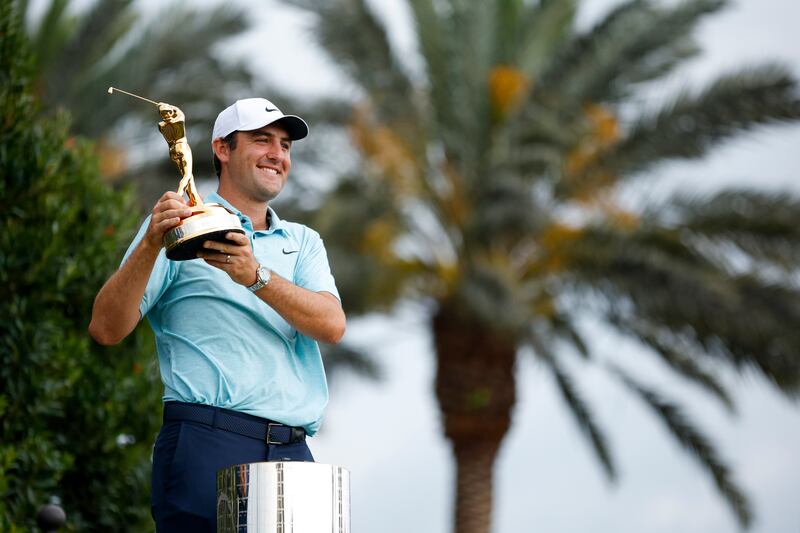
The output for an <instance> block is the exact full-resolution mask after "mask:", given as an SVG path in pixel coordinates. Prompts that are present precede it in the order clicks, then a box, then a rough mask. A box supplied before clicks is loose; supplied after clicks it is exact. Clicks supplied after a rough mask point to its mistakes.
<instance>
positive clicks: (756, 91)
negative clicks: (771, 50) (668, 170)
mask: <svg viewBox="0 0 800 533" xmlns="http://www.w3.org/2000/svg"><path fill="white" fill-rule="evenodd" d="M798 118H800V98H798V96H797V84H796V82H795V80H794V78H793V77H792V76H791V75H790V73H789V72H788V71H787V69H786V68H784V67H781V66H778V65H762V66H759V67H755V68H746V69H743V70H741V71H739V72H736V73H732V74H728V75H725V76H722V77H721V78H719V79H718V80H716V81H715V82H713V83H712V84H711V86H710V87H708V88H707V89H705V90H704V91H702V92H701V93H700V94H698V95H696V96H693V95H690V94H689V93H688V92H683V93H682V94H680V95H679V96H678V97H677V98H675V99H674V100H673V101H672V102H669V103H667V104H666V105H665V106H663V107H662V108H661V109H660V110H658V111H656V112H654V113H648V114H645V115H644V116H642V117H641V118H639V119H638V120H637V122H636V123H635V124H634V125H633V126H632V127H631V128H630V131H629V132H628V134H627V135H626V136H625V139H624V140H622V141H621V142H620V143H619V144H618V145H617V146H616V147H615V148H614V149H612V150H611V151H610V152H609V153H608V154H607V155H606V156H605V157H604V158H603V160H602V161H601V167H602V168H603V169H604V170H605V171H607V172H610V173H614V174H617V175H624V176H631V175H642V173H644V172H645V171H647V170H648V169H650V168H652V167H653V166H655V165H657V164H659V163H661V162H663V161H664V160H667V159H697V158H700V157H702V156H704V155H705V154H707V153H708V151H709V150H710V149H711V148H713V147H715V146H718V145H719V144H720V142H721V141H724V140H726V139H729V138H731V137H733V136H734V135H738V134H741V133H744V132H746V131H748V130H752V129H754V128H755V127H757V126H762V125H767V124H775V123H781V122H788V121H792V120H797V119H798Z"/></svg>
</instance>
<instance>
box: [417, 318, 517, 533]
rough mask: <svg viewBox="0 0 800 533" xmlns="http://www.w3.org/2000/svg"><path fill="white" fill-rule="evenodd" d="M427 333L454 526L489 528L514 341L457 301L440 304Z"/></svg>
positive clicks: (509, 401) (475, 532) (470, 532)
mask: <svg viewBox="0 0 800 533" xmlns="http://www.w3.org/2000/svg"><path fill="white" fill-rule="evenodd" d="M433 333H434V342H435V345H436V355H437V372H436V396H437V399H438V401H439V408H440V410H441V413H442V419H443V423H444V433H445V436H446V437H447V439H448V440H450V442H451V443H452V445H453V453H454V456H455V460H456V469H457V490H456V501H455V506H456V509H455V529H454V531H455V533H489V529H490V526H491V518H492V476H493V469H494V461H495V458H496V457H497V452H498V450H499V449H500V444H501V443H502V441H503V438H504V437H505V434H506V432H507V431H508V428H509V426H510V423H511V409H512V407H513V406H514V400H515V397H516V387H515V383H514V362H515V360H516V344H515V343H514V339H513V335H510V334H503V333H502V332H498V331H495V330H492V329H491V328H490V327H489V326H488V325H486V324H485V323H482V322H480V321H479V320H477V319H474V318H471V317H469V316H467V315H465V314H464V313H463V309H460V308H459V307H458V306H457V305H447V304H445V305H442V307H441V308H440V310H439V312H438V313H437V314H436V315H435V316H434V317H433Z"/></svg>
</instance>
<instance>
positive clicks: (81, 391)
mask: <svg viewBox="0 0 800 533" xmlns="http://www.w3.org/2000/svg"><path fill="white" fill-rule="evenodd" d="M30 64H31V61H30V57H29V54H28V51H27V44H26V42H25V37H24V34H23V32H22V24H21V20H20V18H19V15H18V13H17V10H16V8H15V6H14V3H10V2H9V3H6V2H4V3H2V5H0V112H2V125H1V126H2V127H0V177H2V181H1V182H0V206H2V207H1V208H0V209H2V211H1V213H2V214H0V217H2V223H0V228H1V229H0V420H2V441H1V442H0V495H2V497H0V531H16V530H28V529H31V528H33V527H34V526H33V524H34V518H35V513H36V510H37V509H38V507H39V506H40V505H42V504H44V503H46V502H47V501H48V500H49V499H50V498H52V497H58V498H59V499H60V500H61V504H62V506H63V507H64V509H65V511H66V513H67V529H68V530H80V531H94V530H105V531H111V530H113V531H124V530H131V531H142V530H146V529H152V525H151V522H150V519H149V461H150V451H151V447H152V442H153V438H154V435H155V432H156V431H157V429H158V425H159V416H160V399H159V397H160V391H161V385H160V383H159V380H158V375H157V371H156V368H155V364H154V356H153V348H152V347H153V343H152V339H151V337H150V332H149V329H148V328H138V329H137V331H136V334H134V335H132V336H131V337H130V338H129V339H128V340H127V341H126V342H124V343H122V344H120V345H118V346H115V347H111V348H106V347H102V346H99V345H97V344H95V343H94V342H93V341H92V340H91V339H90V337H89V336H88V334H87V332H86V327H87V325H88V323H89V319H90V315H91V306H92V302H93V299H94V295H95V294H96V292H97V290H98V289H99V288H100V286H101V285H102V284H103V282H104V281H105V279H106V278H107V277H108V276H109V275H110V273H111V272H113V270H114V269H115V268H116V266H117V265H116V263H117V262H118V261H119V258H120V257H121V254H122V250H123V249H124V246H125V245H126V244H127V243H128V242H129V240H130V238H131V236H132V232H133V231H134V229H135V226H136V225H137V221H138V219H139V213H138V212H137V209H136V208H135V207H134V206H135V203H134V199H133V197H132V195H131V194H130V192H129V191H115V190H113V189H112V188H111V187H109V186H108V185H107V184H104V183H103V182H102V181H101V179H100V176H99V172H98V168H97V162H96V158H95V157H94V155H93V152H92V150H93V147H92V145H91V144H90V143H88V142H85V141H82V140H80V139H74V138H72V137H70V135H69V131H68V118H67V117H64V116H60V117H57V118H56V119H45V118H43V117H42V116H41V115H40V113H39V110H38V109H37V106H36V102H35V98H34V96H33V92H32V87H31V85H30V81H29V80H30V79H31V76H30V70H29V68H30V67H29V66H30ZM87 97H92V96H91V95H87ZM97 98H98V101H99V99H100V98H102V95H98V96H97ZM98 105H100V104H98Z"/></svg>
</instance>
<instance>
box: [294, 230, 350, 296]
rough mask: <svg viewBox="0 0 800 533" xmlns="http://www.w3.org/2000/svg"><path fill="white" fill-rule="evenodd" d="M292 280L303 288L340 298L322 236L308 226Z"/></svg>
mask: <svg viewBox="0 0 800 533" xmlns="http://www.w3.org/2000/svg"><path fill="white" fill-rule="evenodd" d="M294 281H295V284H296V285H298V286H300V287H303V288H304V289H308V290H310V291H314V292H321V291H325V292H329V293H331V294H333V295H334V296H336V298H338V299H340V300H341V297H340V296H339V291H338V290H337V289H336V281H335V280H334V279H333V274H331V267H330V265H329V264H328V254H327V252H326V251H325V245H324V244H323V242H322V238H321V237H320V236H319V233H317V232H316V231H314V230H311V229H309V228H305V235H304V239H303V246H302V249H301V257H300V258H299V260H298V262H297V266H296V268H295V280H294Z"/></svg>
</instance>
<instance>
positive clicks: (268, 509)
mask: <svg viewBox="0 0 800 533" xmlns="http://www.w3.org/2000/svg"><path fill="white" fill-rule="evenodd" d="M245 532H246V533H290V532H291V533H350V472H349V471H347V470H346V469H344V468H342V467H339V466H333V465H326V464H321V463H307V462H299V461H298V462H265V463H248V464H241V465H234V466H230V467H228V468H223V469H222V470H220V471H219V472H217V533H245Z"/></svg>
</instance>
